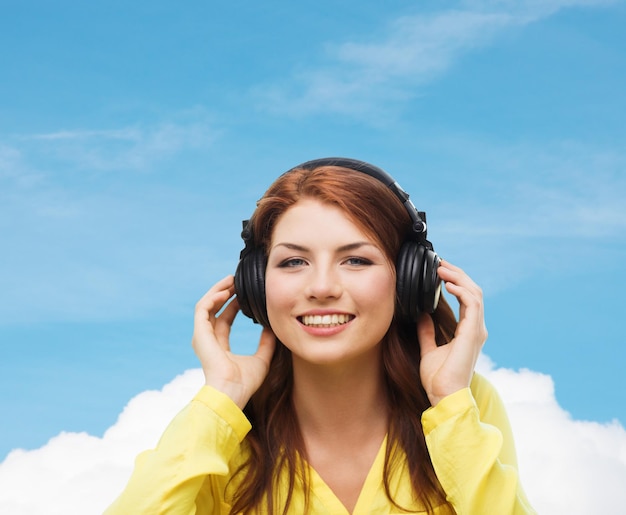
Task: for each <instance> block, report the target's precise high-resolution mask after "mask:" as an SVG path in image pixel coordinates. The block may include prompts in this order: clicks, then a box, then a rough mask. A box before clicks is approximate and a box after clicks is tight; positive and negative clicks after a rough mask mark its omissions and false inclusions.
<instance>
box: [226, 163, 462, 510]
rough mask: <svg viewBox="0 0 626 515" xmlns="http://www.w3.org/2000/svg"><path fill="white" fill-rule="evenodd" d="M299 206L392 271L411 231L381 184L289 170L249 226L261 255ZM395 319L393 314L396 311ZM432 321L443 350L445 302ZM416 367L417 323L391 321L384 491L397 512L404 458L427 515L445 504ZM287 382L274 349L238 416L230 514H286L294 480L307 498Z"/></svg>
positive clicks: (450, 325) (283, 351) (286, 366)
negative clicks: (321, 208)
mask: <svg viewBox="0 0 626 515" xmlns="http://www.w3.org/2000/svg"><path fill="white" fill-rule="evenodd" d="M302 198H314V199H316V200H319V201H321V202H324V203H328V204H330V205H333V206H336V207H338V208H340V209H341V210H342V211H343V212H344V213H345V215H346V216H347V217H348V218H349V219H350V220H351V221H352V222H353V223H354V224H355V225H356V226H357V227H358V228H359V229H360V230H362V231H363V232H364V233H365V234H366V235H367V236H368V237H370V238H371V239H372V240H373V241H374V242H375V243H376V244H377V245H378V246H379V247H380V248H381V250H382V251H383V252H384V253H385V255H386V257H387V259H388V260H389V262H390V263H395V261H396V256H397V254H398V252H399V250H400V246H401V245H402V242H403V241H404V240H405V238H406V237H407V236H408V234H409V232H410V230H411V220H410V217H409V215H408V213H407V212H406V209H405V208H404V206H403V205H402V203H401V202H400V201H399V200H398V198H397V197H396V196H395V195H394V193H393V192H392V191H391V190H390V189H389V188H388V187H387V186H386V185H385V184H383V183H382V182H380V181H379V180H377V179H375V178H372V177H370V176H368V175H366V174H364V173H361V172H357V171H354V170H350V169H348V168H343V167H337V166H322V167H319V168H316V169H314V170H303V169H294V170H291V171H289V172H287V173H286V174H283V175H282V176H280V177H279V178H278V179H277V180H276V181H275V182H274V183H273V184H272V185H271V186H270V188H269V189H268V190H267V192H266V193H265V195H264V196H263V198H261V200H259V202H258V203H257V209H256V211H255V212H254V214H253V215H252V217H251V219H250V225H249V228H250V229H251V230H252V234H253V235H254V243H255V245H257V246H259V247H262V248H264V249H265V251H266V254H267V251H268V247H269V245H270V241H271V237H272V233H273V229H274V227H275V225H276V223H277V221H278V219H279V218H280V217H281V215H282V214H283V213H284V212H285V211H287V209H289V208H290V207H291V206H293V205H294V204H295V203H296V202H298V201H299V200H300V199H302ZM394 268H395V267H394ZM396 312H397V313H399V308H396ZM433 320H434V322H435V332H436V339H437V343H438V344H439V345H441V344H444V343H447V342H448V341H449V340H451V339H452V336H453V335H454V331H455V329H456V319H455V317H454V313H453V312H452V310H451V309H450V307H449V306H448V304H447V303H446V301H445V299H444V298H443V297H442V298H441V300H440V302H439V306H438V307H437V310H436V312H435V313H434V314H433ZM419 364H420V352H419V343H418V341H417V331H416V326H415V323H414V322H407V321H406V320H404V319H403V318H401V317H394V320H393V322H392V324H391V326H390V327H389V330H388V331H387V334H386V335H385V338H384V342H383V345H382V362H381V366H382V367H383V377H384V378H385V388H386V395H387V405H388V410H389V430H388V438H387V448H386V455H385V467H384V484H385V490H386V492H387V496H388V497H389V499H390V500H391V502H393V503H394V504H395V502H394V500H393V498H392V495H391V492H390V486H389V485H390V478H391V476H392V474H393V473H394V469H395V466H396V465H397V464H398V463H399V461H398V460H399V459H400V458H401V456H402V453H404V454H405V455H406V461H407V466H408V470H409V475H410V480H411V485H412V488H413V491H414V494H415V497H416V499H418V500H419V501H421V503H422V504H423V505H424V506H425V507H426V509H427V510H428V511H429V512H431V511H432V510H433V508H434V507H435V506H440V505H445V504H447V501H446V496H445V492H444V491H443V489H442V487H441V485H440V484H439V480H438V479H437V476H436V474H435V471H434V469H433V465H432V462H431V460H430V456H429V453H428V449H427V447H426V441H425V438H424V433H423V429H422V424H421V416H422V413H423V412H424V410H426V409H427V408H428V407H429V406H430V402H429V400H428V396H427V395H426V392H425V391H424V389H423V387H422V385H421V380H420V375H419ZM292 374H293V371H292V366H291V353H290V351H289V350H288V349H287V348H286V347H285V346H284V345H283V344H282V343H280V342H278V343H277V347H276V351H275V353H274V356H273V358H272V362H271V365H270V370H269V373H268V375H267V377H266V378H265V381H264V382H263V384H262V385H261V387H260V388H259V390H258V391H257V392H256V393H255V394H254V395H253V397H252V398H251V399H250V402H249V403H248V405H247V406H246V408H245V409H244V412H245V413H246V415H247V416H248V418H249V420H250V422H251V423H252V430H251V431H250V433H249V434H248V436H247V437H246V441H247V443H248V445H249V448H250V457H249V459H248V460H247V462H246V463H245V464H244V465H243V466H242V467H241V468H240V469H239V470H238V471H237V473H236V474H241V475H242V481H241V484H240V487H239V488H238V491H237V492H235V494H234V502H233V507H232V510H231V513H246V512H250V511H252V510H253V508H254V507H255V506H258V505H259V504H260V503H261V502H263V499H265V501H266V503H267V508H268V512H269V513H275V512H278V511H279V510H282V512H283V513H284V514H286V513H287V510H288V507H289V501H290V499H291V495H292V492H293V487H294V484H295V481H296V476H297V475H298V474H300V475H301V477H302V478H304V481H305V492H307V491H308V489H307V488H306V482H307V481H308V474H307V467H306V464H305V462H304V459H305V458H306V449H305V447H304V443H303V439H302V435H301V433H300V429H299V426H298V421H297V418H296V415H295V410H294V409H293V405H292V401H291V392H292V385H293V376H292ZM282 470H287V473H288V479H289V481H288V484H289V490H288V494H287V498H286V501H285V503H284V505H283V506H281V507H277V506H274V503H275V497H274V495H273V492H274V490H275V488H277V481H278V477H279V474H278V471H282ZM448 506H449V505H448ZM399 508H402V507H401V506H399ZM451 511H452V510H451Z"/></svg>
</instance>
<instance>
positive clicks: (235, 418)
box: [105, 374, 535, 515]
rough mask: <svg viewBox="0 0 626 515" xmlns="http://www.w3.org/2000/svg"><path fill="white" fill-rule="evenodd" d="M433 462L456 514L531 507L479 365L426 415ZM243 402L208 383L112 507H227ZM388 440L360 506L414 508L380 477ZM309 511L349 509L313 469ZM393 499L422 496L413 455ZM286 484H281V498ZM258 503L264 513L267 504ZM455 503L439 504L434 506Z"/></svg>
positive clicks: (119, 510) (118, 512)
mask: <svg viewBox="0 0 626 515" xmlns="http://www.w3.org/2000/svg"><path fill="white" fill-rule="evenodd" d="M422 425H423V427H424V434H425V435H426V443H427V446H428V450H429V453H430V455H431V459H432V462H433V465H434V467H435V472H436V474H437V477H438V478H439V481H440V482H441V485H442V487H443V489H444V491H445V492H446V495H447V498H448V500H449V501H450V502H451V503H452V505H453V506H454V509H455V511H456V513H457V514H459V515H483V514H484V515H514V514H515V515H518V514H533V513H535V511H534V510H533V509H532V508H531V506H530V505H529V503H528V501H527V500H526V497H525V495H524V492H523V490H522V488H521V485H520V482H519V476H518V472H517V460H516V456H515V448H514V444H513V438H512V434H511V428H510V425H509V422H508V418H507V416H506V412H505V410H504V406H503V405H502V401H501V400H500V397H499V396H498V394H497V393H496V391H495V389H494V388H493V387H492V386H491V384H490V383H488V382H487V381H486V380H485V379H484V378H482V377H481V376H479V375H478V374H476V375H475V376H474V379H473V381H472V384H471V387H470V388H466V389H463V390H460V391H458V392H456V393H454V394H452V395H450V396H448V397H446V398H445V399H443V400H442V401H440V402H439V403H438V404H437V406H435V407H433V408H429V409H427V410H426V411H425V412H424V413H423V415H422ZM250 427H251V426H250V423H249V422H248V420H247V419H246V417H245V416H244V414H243V412H242V411H241V410H240V409H239V408H238V407H237V406H236V405H235V404H234V403H233V402H232V401H231V399H230V398H229V397H227V396H226V395H224V394H223V393H221V392H219V391H217V390H214V389H212V388H210V387H208V386H205V387H203V388H202V389H201V390H200V391H199V392H198V394H197V395H196V396H195V397H194V399H193V400H192V401H191V403H189V404H188V405H187V406H186V407H185V408H184V409H183V410H182V411H181V412H180V413H179V414H178V415H177V416H176V418H174V420H173V421H172V422H171V424H170V425H169V427H168V428H167V430H166V431H165V433H164V434H163V436H162V437H161V440H160V441H159V444H158V445H157V447H156V449H154V450H150V451H146V452H143V453H142V454H140V455H139V456H138V457H137V460H136V464H135V470H134V472H133V474H132V477H131V479H130V481H129V483H128V485H127V486H126V488H125V490H124V491H123V492H122V494H121V495H120V497H119V498H118V499H117V500H116V501H115V502H114V504H113V505H112V506H110V507H109V509H108V510H107V511H106V512H105V515H131V514H132V515H148V514H150V515H153V514H154V515H156V514H167V515H194V514H197V515H209V514H210V515H214V514H228V513H229V511H230V505H229V498H230V496H229V491H231V490H230V489H231V488H236V486H237V485H236V484H234V483H235V481H233V483H231V484H230V485H229V486H228V489H227V488H226V485H227V483H228V482H229V480H230V478H231V473H232V472H233V471H234V470H236V469H237V467H238V466H239V465H240V464H241V463H243V462H244V461H245V459H246V454H245V453H246V446H245V445H242V442H243V441H244V438H245V436H246V434H247V433H248V431H249V430H250ZM385 445H386V442H383V444H382V445H381V448H380V450H379V452H378V455H377V456H376V459H375V460H374V463H373V464H372V467H371V469H370V471H369V473H368V476H367V478H366V480H365V483H364V485H363V488H362V490H361V493H360V496H359V499H358V501H357V504H356V506H355V508H354V511H353V514H354V515H365V514H394V513H407V512H403V511H400V510H399V509H398V508H397V507H396V506H394V504H393V503H392V502H391V501H390V500H389V499H388V498H387V496H386V494H385V490H384V486H383V464H384V458H385ZM309 486H310V491H309V503H310V504H309V506H310V510H311V513H312V514H332V515H348V511H347V510H346V508H345V507H344V506H343V504H342V503H341V502H340V501H339V499H338V498H337V497H336V496H335V495H334V493H333V492H332V490H331V489H330V488H329V487H328V486H327V485H326V484H325V483H324V481H323V480H322V478H321V477H320V476H319V475H318V474H317V473H316V472H315V470H314V469H312V468H311V469H310V485H309ZM391 491H392V494H393V498H394V500H395V501H396V502H397V503H398V504H399V505H401V506H403V507H405V508H409V509H411V510H413V511H411V513H424V512H421V511H419V510H420V508H419V506H418V505H416V504H415V501H414V500H413V495H412V488H411V483H410V481H409V479H408V469H407V468H406V463H404V464H403V465H401V466H400V468H399V469H398V471H397V473H394V474H393V476H392V478H391ZM284 493H285V492H284V491H281V492H276V494H277V495H278V497H279V498H280V497H281V495H283V494H284ZM304 500H305V495H304V492H303V489H302V485H301V484H296V485H295V489H294V492H293V497H292V501H291V504H290V510H289V512H290V513H293V514H297V515H302V514H303V513H304ZM260 510H261V511H259V513H266V512H265V510H264V506H261V507H260ZM444 513H448V512H446V511H444V510H442V509H436V510H435V515H440V514H441V515H443V514H444Z"/></svg>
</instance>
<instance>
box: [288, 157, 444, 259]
mask: <svg viewBox="0 0 626 515" xmlns="http://www.w3.org/2000/svg"><path fill="white" fill-rule="evenodd" d="M320 166H341V167H343V168H349V169H350V170H354V171H356V172H361V173H364V174H366V175H369V176H370V177H373V178H374V179H377V180H378V181H380V182H382V183H383V184H384V185H385V186H387V187H388V188H389V189H390V190H391V191H392V192H393V193H394V195H395V196H396V197H398V199H399V200H400V202H402V204H403V205H404V208H405V209H406V211H407V213H408V214H409V216H410V217H411V228H412V231H413V234H414V236H415V237H416V239H417V240H418V241H419V242H420V243H422V244H423V245H424V246H425V247H426V248H428V249H429V250H433V246H432V243H430V242H429V241H428V240H427V239H426V237H427V231H428V227H427V225H426V213H425V212H424V211H418V210H417V208H416V207H415V206H414V205H413V202H411V199H410V198H409V194H408V193H407V192H406V191H404V189H402V187H401V186H400V185H399V184H398V182H397V181H396V180H395V179H394V178H393V177H392V176H391V175H389V174H388V173H387V172H385V171H384V170H383V169H382V168H379V167H378V166H374V165H373V164H370V163H367V162H365V161H359V160H357V159H350V158H347V157H323V158H321V159H313V160H311V161H306V162H304V163H302V164H300V165H298V166H295V167H293V168H292V169H291V170H294V169H296V168H303V169H304V170H314V169H315V168H318V167H320ZM291 170H289V171H288V172H285V173H289V172H290V171H291Z"/></svg>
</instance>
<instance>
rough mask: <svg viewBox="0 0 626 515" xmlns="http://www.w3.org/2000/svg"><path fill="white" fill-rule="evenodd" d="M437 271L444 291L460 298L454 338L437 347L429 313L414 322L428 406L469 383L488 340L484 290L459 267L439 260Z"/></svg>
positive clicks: (421, 374)
mask: <svg viewBox="0 0 626 515" xmlns="http://www.w3.org/2000/svg"><path fill="white" fill-rule="evenodd" d="M437 273H438V274H439V277H440V278H441V280H442V281H443V282H444V284H445V287H446V290H447V291H448V292H449V293H450V294H452V295H454V296H455V297H456V298H457V300H458V301H459V323H458V325H457V328H456V331H455V333H454V338H452V340H451V341H450V342H449V343H447V344H446V345H442V346H440V347H437V344H436V343H435V327H434V324H433V320H432V318H431V317H430V315H422V316H421V317H420V319H419V321H418V323H417V337H418V339H419V343H420V353H421V363H420V376H421V379H422V385H423V386H424V389H425V390H426V393H427V394H428V398H429V399H430V403H431V405H433V406H435V405H436V404H437V403H438V402H439V401H440V400H441V399H443V398H444V397H446V396H448V395H450V394H452V393H454V392H456V391H458V390H461V389H463V388H466V387H468V386H469V385H470V382H471V380H472V376H473V374H474V367H475V365H476V361H477V360H478V355H479V354H480V351H481V349H482V347H483V345H484V343H485V341H486V340H487V328H486V326H485V318H484V310H483V293H482V290H481V289H480V288H479V287H478V285H477V284H476V283H474V281H472V280H471V279H470V277H469V276H468V275H467V274H466V273H465V272H464V271H463V270H461V269H460V268H458V267H456V266H454V265H451V264H450V263H448V262H447V261H442V262H441V265H440V266H439V268H438V270H437Z"/></svg>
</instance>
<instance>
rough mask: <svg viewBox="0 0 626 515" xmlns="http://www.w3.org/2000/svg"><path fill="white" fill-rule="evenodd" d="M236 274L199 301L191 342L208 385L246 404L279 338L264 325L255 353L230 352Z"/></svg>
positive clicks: (237, 402)
mask: <svg viewBox="0 0 626 515" xmlns="http://www.w3.org/2000/svg"><path fill="white" fill-rule="evenodd" d="M234 294H235V282H234V278H233V276H227V277H225V278H224V279H222V280H221V281H219V282H217V283H216V284H215V285H214V286H213V287H212V288H211V289H210V290H209V291H208V292H207V293H206V294H205V295H204V296H203V297H202V298H201V299H200V300H199V301H198V303H197V304H196V310H195V315H194V331H193V338H192V346H193V349H194V351H195V352H196V355H197V356H198V358H199V359H200V363H201V364H202V370H203V371H204V377H205V382H206V384H207V385H209V386H212V387H214V388H216V389H217V390H220V391H221V392H223V393H225V394H226V395H228V396H229V397H230V398H231V399H232V400H233V401H234V402H235V403H236V404H237V405H238V406H239V407H240V408H242V409H243V408H244V406H245V405H246V404H247V402H248V400H249V399H250V397H251V396H252V394H253V393H254V392H256V391H257V389H258V388H259V386H261V383H262V382H263V380H264V379H265V376H266V375H267V371H268V370H269V365H270V361H271V359H272V354H273V353H274V347H275V344H276V338H275V336H274V333H272V331H271V330H269V329H266V328H264V329H263V332H262V333H261V339H260V341H259V346H258V349H257V351H256V353H255V354H254V355H252V356H245V355H237V354H233V353H232V352H230V344H229V336H230V329H231V327H232V325H233V321H234V320H235V317H236V316H237V312H238V311H239V304H238V303H237V299H232V300H231V301H230V302H229V303H228V305H227V306H226V307H225V308H224V311H223V312H222V313H221V314H220V315H219V316H217V313H218V312H219V311H220V310H221V309H222V308H223V307H224V305H225V304H226V303H227V302H228V300H229V299H231V298H232V297H233V295H234Z"/></svg>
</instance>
